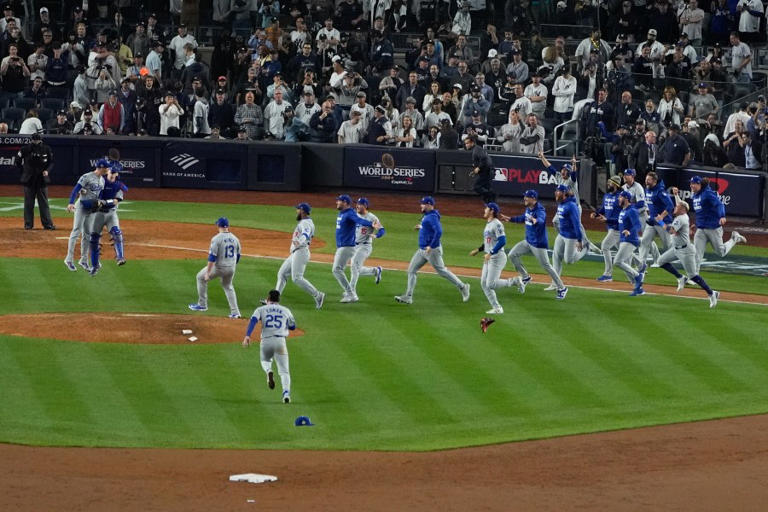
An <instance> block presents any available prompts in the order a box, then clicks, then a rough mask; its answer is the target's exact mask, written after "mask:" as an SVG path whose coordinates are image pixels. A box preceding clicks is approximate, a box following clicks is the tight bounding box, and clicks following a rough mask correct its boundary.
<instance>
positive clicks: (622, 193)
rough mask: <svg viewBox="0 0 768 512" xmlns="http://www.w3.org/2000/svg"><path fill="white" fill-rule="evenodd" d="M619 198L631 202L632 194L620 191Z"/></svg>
mask: <svg viewBox="0 0 768 512" xmlns="http://www.w3.org/2000/svg"><path fill="white" fill-rule="evenodd" d="M619 197H626V198H627V200H628V201H631V200H632V194H630V193H629V190H622V191H621V194H619Z"/></svg>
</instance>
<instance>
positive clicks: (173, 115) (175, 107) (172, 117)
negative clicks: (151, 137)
mask: <svg viewBox="0 0 768 512" xmlns="http://www.w3.org/2000/svg"><path fill="white" fill-rule="evenodd" d="M158 111H159V112H160V135H168V131H169V130H173V129H174V128H175V130H174V131H175V132H178V131H179V129H180V128H179V119H180V118H181V116H182V115H184V109H183V108H181V105H179V101H178V100H177V99H176V96H174V95H173V93H172V92H170V91H169V92H167V93H165V104H163V105H160V106H159V107H158Z"/></svg>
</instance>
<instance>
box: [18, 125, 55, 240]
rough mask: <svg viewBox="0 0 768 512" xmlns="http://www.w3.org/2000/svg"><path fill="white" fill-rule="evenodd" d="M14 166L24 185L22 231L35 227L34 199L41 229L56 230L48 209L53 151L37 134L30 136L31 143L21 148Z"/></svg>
mask: <svg viewBox="0 0 768 512" xmlns="http://www.w3.org/2000/svg"><path fill="white" fill-rule="evenodd" d="M16 165H18V166H20V167H21V183H22V185H24V229H32V228H33V227H34V225H35V199H37V205H38V207H39V208H40V222H42V224H43V229H56V226H54V224H53V219H51V210H50V209H49V208H48V183H50V181H51V179H50V177H49V175H48V173H49V172H50V170H51V167H52V166H53V151H51V148H50V146H48V145H46V144H43V137H42V136H41V135H40V134H39V133H35V134H33V135H32V139H31V142H30V143H29V144H27V145H26V146H23V147H22V148H21V149H20V150H19V153H18V155H17V160H16Z"/></svg>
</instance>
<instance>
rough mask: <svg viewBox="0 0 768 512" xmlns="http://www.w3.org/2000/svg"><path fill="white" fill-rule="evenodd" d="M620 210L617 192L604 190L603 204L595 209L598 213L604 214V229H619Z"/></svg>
mask: <svg viewBox="0 0 768 512" xmlns="http://www.w3.org/2000/svg"><path fill="white" fill-rule="evenodd" d="M620 210H621V207H620V206H619V192H616V193H615V194H611V193H610V192H606V193H605V195H604V196H603V206H601V207H600V208H598V209H597V213H598V214H600V215H603V216H605V229H619V211H620Z"/></svg>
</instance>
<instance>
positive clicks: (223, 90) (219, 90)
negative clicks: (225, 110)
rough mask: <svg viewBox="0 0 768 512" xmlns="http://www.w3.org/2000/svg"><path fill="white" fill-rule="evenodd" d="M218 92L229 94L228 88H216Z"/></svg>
mask: <svg viewBox="0 0 768 512" xmlns="http://www.w3.org/2000/svg"><path fill="white" fill-rule="evenodd" d="M216 94H227V90H226V89H222V88H221V87H219V88H218V89H216Z"/></svg>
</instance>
